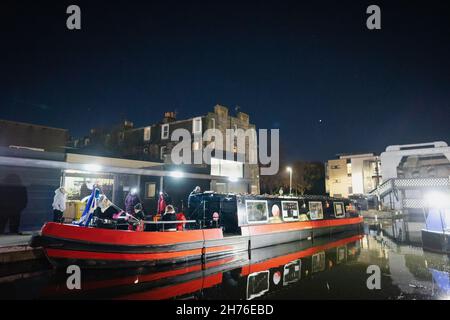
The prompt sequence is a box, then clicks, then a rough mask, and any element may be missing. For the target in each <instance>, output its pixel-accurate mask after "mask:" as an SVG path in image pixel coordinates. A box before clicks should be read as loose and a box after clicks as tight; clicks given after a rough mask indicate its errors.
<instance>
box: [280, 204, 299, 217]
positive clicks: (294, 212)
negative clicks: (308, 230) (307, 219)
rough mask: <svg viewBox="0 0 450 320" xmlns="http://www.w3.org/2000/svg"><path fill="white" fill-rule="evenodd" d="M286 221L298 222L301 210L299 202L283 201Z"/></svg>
mask: <svg viewBox="0 0 450 320" xmlns="http://www.w3.org/2000/svg"><path fill="white" fill-rule="evenodd" d="M281 209H282V211H283V220H284V221H293V220H298V217H299V209H298V202H297V201H281Z"/></svg>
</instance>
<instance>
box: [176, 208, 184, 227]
mask: <svg viewBox="0 0 450 320" xmlns="http://www.w3.org/2000/svg"><path fill="white" fill-rule="evenodd" d="M176 219H177V221H185V220H186V216H185V215H184V213H183V212H180V213H177V214H176ZM185 225H186V223H183V222H180V223H178V224H177V231H183V230H184V227H185Z"/></svg>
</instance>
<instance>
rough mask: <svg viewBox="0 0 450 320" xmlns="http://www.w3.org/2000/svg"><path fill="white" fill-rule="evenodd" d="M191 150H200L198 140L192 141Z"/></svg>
mask: <svg viewBox="0 0 450 320" xmlns="http://www.w3.org/2000/svg"><path fill="white" fill-rule="evenodd" d="M192 150H194V151H197V150H200V142H198V141H194V142H192Z"/></svg>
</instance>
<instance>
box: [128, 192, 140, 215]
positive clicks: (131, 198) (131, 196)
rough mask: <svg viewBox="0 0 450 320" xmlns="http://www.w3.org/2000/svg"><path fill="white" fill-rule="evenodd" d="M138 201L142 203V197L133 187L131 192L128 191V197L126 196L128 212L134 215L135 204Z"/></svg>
mask: <svg viewBox="0 0 450 320" xmlns="http://www.w3.org/2000/svg"><path fill="white" fill-rule="evenodd" d="M138 203H141V199H140V198H139V195H138V194H137V190H136V189H131V191H130V193H128V195H127V197H126V198H125V211H126V212H127V213H128V214H131V215H133V214H134V206H135V205H137V204H138Z"/></svg>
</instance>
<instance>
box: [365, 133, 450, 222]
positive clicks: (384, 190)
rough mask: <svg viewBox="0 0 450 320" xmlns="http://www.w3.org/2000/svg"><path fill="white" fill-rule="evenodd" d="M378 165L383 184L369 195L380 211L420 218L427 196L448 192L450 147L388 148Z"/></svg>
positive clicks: (398, 146) (410, 146)
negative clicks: (407, 214) (429, 193)
mask: <svg viewBox="0 0 450 320" xmlns="http://www.w3.org/2000/svg"><path fill="white" fill-rule="evenodd" d="M380 161H381V174H382V177H383V183H382V184H381V185H380V186H379V187H378V188H377V190H376V191H374V192H372V193H373V194H377V195H378V196H379V198H380V200H381V204H382V206H383V207H384V208H389V209H394V210H402V211H403V212H405V213H406V212H409V213H412V212H416V213H419V214H423V208H425V207H426V203H425V200H424V197H425V195H426V194H427V193H428V192H430V191H435V190H444V191H445V192H449V188H450V181H449V176H450V147H449V146H448V145H447V143H445V142H443V141H437V142H428V143H419V144H406V145H394V146H388V147H387V148H386V151H384V152H383V153H382V154H381V156H380Z"/></svg>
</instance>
